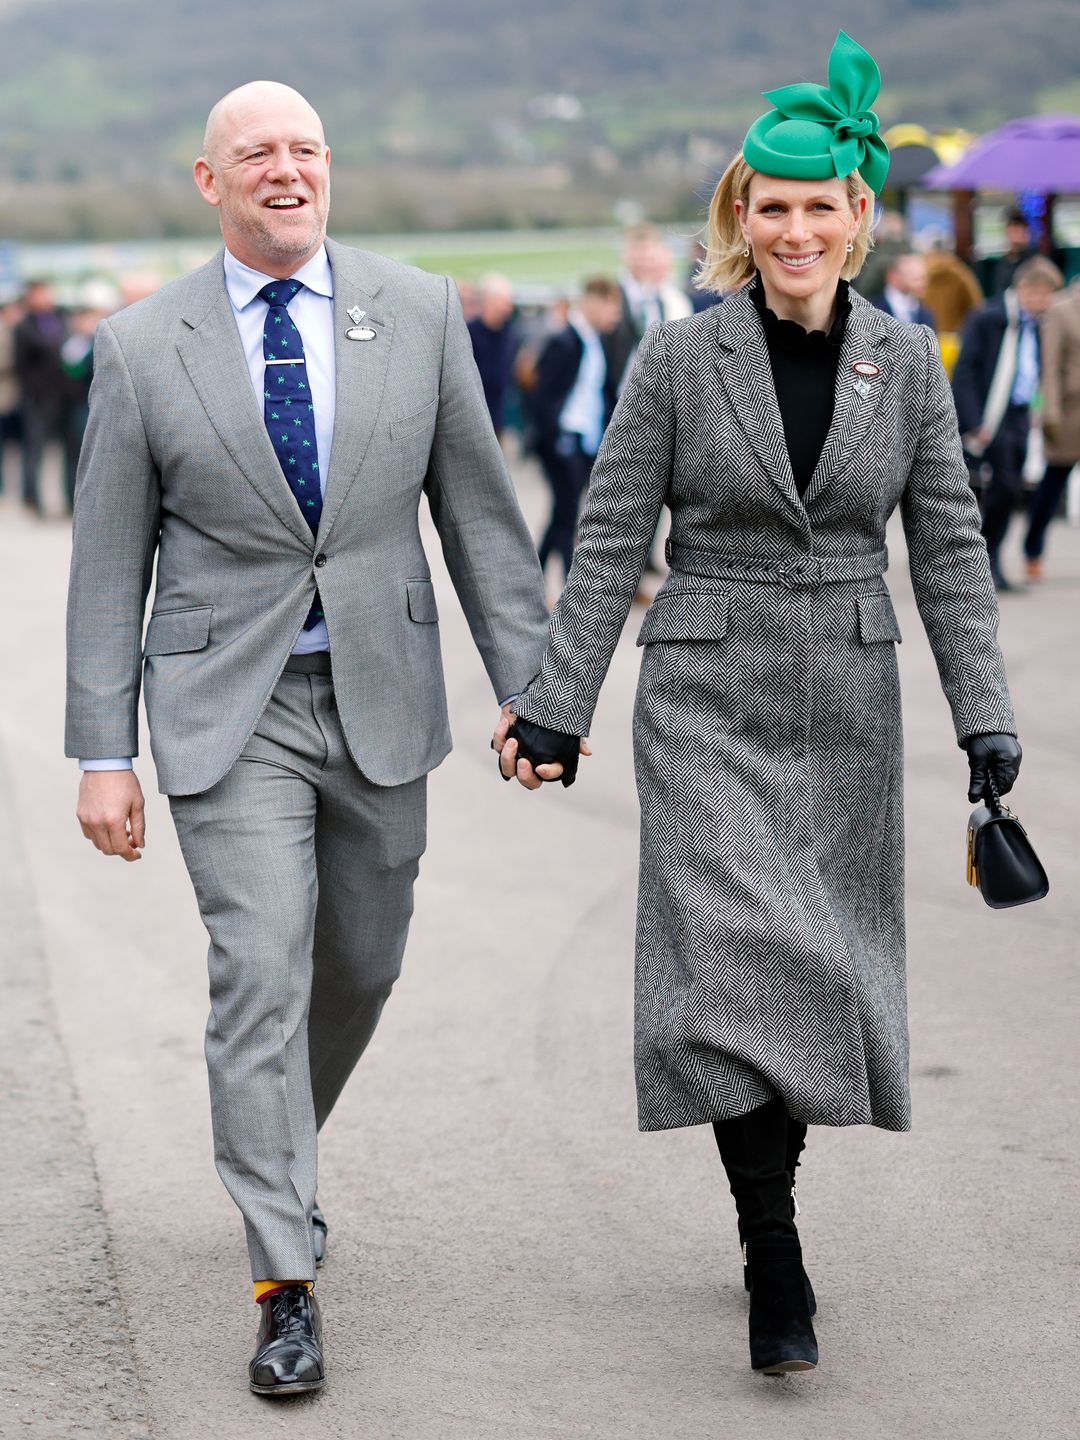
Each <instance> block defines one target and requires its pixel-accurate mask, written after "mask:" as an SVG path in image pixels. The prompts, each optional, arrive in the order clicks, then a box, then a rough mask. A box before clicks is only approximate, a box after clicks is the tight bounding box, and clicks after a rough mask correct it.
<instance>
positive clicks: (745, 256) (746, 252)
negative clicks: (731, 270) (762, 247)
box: [742, 245, 750, 260]
mask: <svg viewBox="0 0 1080 1440" xmlns="http://www.w3.org/2000/svg"><path fill="white" fill-rule="evenodd" d="M742 253H743V259H744V260H745V259H746V258H747V256H748V255H749V254H750V246H749V245H747V247H746V249H745V250H744V251H743V252H742Z"/></svg>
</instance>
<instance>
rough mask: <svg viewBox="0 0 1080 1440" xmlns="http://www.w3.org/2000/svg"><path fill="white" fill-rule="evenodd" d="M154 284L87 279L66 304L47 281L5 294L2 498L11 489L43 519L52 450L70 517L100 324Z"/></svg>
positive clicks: (0, 337)
mask: <svg viewBox="0 0 1080 1440" xmlns="http://www.w3.org/2000/svg"><path fill="white" fill-rule="evenodd" d="M156 285H157V281H156V279H154V278H152V277H147V276H143V275H131V276H129V277H128V278H127V279H126V280H125V281H124V282H123V283H122V284H121V285H120V286H116V285H113V284H112V283H111V282H110V281H107V280H101V279H95V280H89V281H87V282H86V283H85V284H83V285H82V286H80V287H79V289H78V290H77V292H75V293H74V294H73V295H72V296H71V297H70V300H69V303H67V304H64V305H61V304H60V303H59V302H58V300H57V297H56V293H55V291H54V288H53V285H52V283H51V282H50V281H49V280H46V279H33V280H29V281H27V283H26V284H25V285H24V286H23V287H22V288H21V289H14V288H12V289H9V290H7V291H6V292H0V492H2V491H3V490H4V488H5V487H6V486H8V485H14V486H15V487H16V488H17V490H18V492H19V495H20V498H21V500H22V503H23V505H25V506H26V508H27V509H28V510H29V511H30V512H31V513H32V514H34V515H35V516H37V517H38V518H41V517H42V516H44V514H45V501H44V494H43V489H42V467H43V464H44V460H45V455H46V451H47V450H48V449H49V448H50V447H55V449H56V450H57V451H58V453H59V458H60V469H61V476H62V485H63V502H62V503H63V508H64V510H65V511H66V513H67V514H68V515H70V514H71V511H72V507H73V505H74V501H75V472H76V469H77V467H78V463H79V450H80V448H81V446H82V439H83V433H84V431H85V430H86V421H87V418H88V416H89V413H90V382H91V380H92V379H93V375H94V333H95V331H96V330H97V327H98V324H99V323H100V321H101V320H103V319H104V318H105V317H106V316H107V315H111V314H112V313H113V311H115V310H117V309H119V308H120V307H121V306H123V305H130V304H131V303H132V301H134V300H138V299H141V298H142V297H143V296H144V295H146V294H148V293H150V290H151V289H154V288H156Z"/></svg>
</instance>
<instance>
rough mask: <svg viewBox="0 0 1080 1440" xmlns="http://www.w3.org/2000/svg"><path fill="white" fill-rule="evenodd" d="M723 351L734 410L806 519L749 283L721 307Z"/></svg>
mask: <svg viewBox="0 0 1080 1440" xmlns="http://www.w3.org/2000/svg"><path fill="white" fill-rule="evenodd" d="M715 312H716V316H717V326H716V336H717V342H718V344H719V350H720V353H718V355H717V357H716V366H717V369H718V370H719V372H720V378H721V380H722V381H723V383H724V387H725V389H726V390H727V393H728V398H729V399H730V401H731V409H732V414H733V416H734V418H735V422H736V424H738V425H739V427H740V428H741V429H742V431H743V433H744V434H745V435H746V438H747V440H748V441H749V442H750V445H751V447H752V448H753V450H754V453H755V454H756V455H757V458H758V460H759V461H760V462H761V468H762V470H763V471H764V472H765V474H766V476H767V477H768V478H769V479H770V480H771V481H772V482H773V484H774V485H776V487H777V489H778V490H779V491H780V493H781V495H782V496H783V497H784V499H785V500H786V501H787V502H788V505H789V506H790V507H791V508H792V509H793V510H795V511H796V512H797V513H798V516H799V518H800V520H801V521H802V522H803V523H805V520H806V512H805V511H804V509H803V504H802V501H801V500H800V499H799V492H798V490H797V489H796V488H795V477H794V475H793V474H792V471H791V457H790V456H789V455H788V448H787V441H786V439H785V438H784V422H783V420H782V419H781V418H780V406H779V405H778V404H777V400H776V386H775V385H774V384H773V377H772V365H771V364H770V363H769V352H768V349H767V347H766V345H765V335H764V332H763V331H762V328H761V321H760V320H759V319H758V314H757V310H756V308H755V306H754V302H753V300H752V298H751V297H750V294H749V291H748V289H747V288H746V287H744V288H743V289H742V290H737V291H736V292H735V294H734V295H730V296H728V298H727V299H726V300H724V301H723V302H722V303H721V304H720V305H717V306H716V307H715Z"/></svg>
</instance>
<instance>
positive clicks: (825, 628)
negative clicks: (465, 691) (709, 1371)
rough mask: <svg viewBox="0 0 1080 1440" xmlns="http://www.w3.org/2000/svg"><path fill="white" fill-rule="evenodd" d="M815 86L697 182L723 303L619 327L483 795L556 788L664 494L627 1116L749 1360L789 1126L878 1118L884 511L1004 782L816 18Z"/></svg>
mask: <svg viewBox="0 0 1080 1440" xmlns="http://www.w3.org/2000/svg"><path fill="white" fill-rule="evenodd" d="M828 75H829V87H828V88H825V87H821V86H817V85H813V86H811V85H808V84H799V85H791V86H786V87H784V88H783V89H780V90H772V91H770V92H768V95H767V98H768V99H769V100H770V101H771V102H772V105H773V106H774V108H773V109H771V110H770V111H769V112H768V113H767V114H765V115H763V116H761V117H760V118H759V119H758V120H756V121H755V122H754V124H753V125H751V127H750V130H749V132H748V133H747V136H746V139H745V141H744V143H743V148H742V151H741V153H740V154H739V155H738V156H737V157H736V158H735V160H734V161H733V162H732V164H731V166H730V167H729V168H728V170H727V171H726V172H725V174H724V176H723V178H722V179H721V180H720V183H719V185H718V187H717V189H716V192H715V195H714V197H713V200H712V204H711V207H710V213H709V265H708V267H707V269H706V271H705V274H704V275H703V277H702V278H703V281H704V283H706V284H709V285H711V286H712V287H713V288H715V289H718V290H723V291H725V292H726V294H727V298H726V299H725V300H724V303H723V304H722V305H719V306H717V307H715V308H714V309H712V310H708V311H706V312H705V313H704V314H700V315H695V316H693V317H692V318H689V319H684V320H676V321H673V322H669V323H667V324H664V325H661V326H659V327H656V328H654V329H652V330H650V331H649V333H648V334H647V336H646V337H645V340H644V341H643V343H642V347H641V351H640V354H639V356H638V360H637V363H636V365H635V367H634V370H633V372H632V374H631V376H630V378H629V380H628V382H627V384H626V387H625V389H624V391H623V394H622V397H621V399H620V401H619V405H618V408H617V410H616V412H615V415H614V417H613V420H612V423H611V425H610V427H609V429H608V432H607V436H606V438H605V440H604V444H603V447H602V449H601V451H600V454H599V456H598V458H597V462H596V466H595V468H594V471H593V476H592V480H591V483H590V486H589V494H588V499H587V503H586V507H585V513H584V516H583V519H582V524H581V532H580V539H579V544H578V548H577V551H576V553H575V557H574V566H573V570H572V571H571V574H570V579H569V582H568V584H567V586H566V588H565V590H564V591H563V594H562V597H561V599H560V600H559V603H558V606H557V607H556V610H555V613H554V615H553V616H552V621H551V627H550V631H549V639H548V647H547V653H546V655H545V657H544V661H543V665H542V667H541V670H540V673H539V675H538V677H537V678H536V679H535V680H533V681H532V682H531V683H530V684H529V686H528V687H527V689H526V690H525V692H524V694H522V695H521V696H519V697H518V699H517V700H516V702H515V704H514V706H513V707H512V709H513V712H514V714H515V716H516V718H515V719H514V720H513V721H511V720H510V719H509V717H504V719H503V720H502V721H501V722H500V725H499V727H498V729H497V730H496V733H495V735H494V737H493V741H494V744H495V745H496V748H497V749H499V752H500V768H501V771H502V773H503V775H504V777H506V778H508V779H512V778H514V777H515V775H516V778H517V779H518V781H519V782H520V783H521V784H522V785H524V786H526V788H528V789H536V788H537V787H538V779H537V774H536V772H535V769H534V762H535V763H540V762H541V761H543V763H544V766H545V770H546V772H547V775H553V774H555V773H556V772H557V774H558V778H559V779H561V780H562V781H563V783H568V782H571V781H573V780H574V778H575V774H576V769H577V765H578V755H579V753H580V740H579V737H582V736H584V735H586V734H587V733H588V730H589V726H590V721H591V717H592V714H593V710H594V708H595V706H596V703H597V697H598V694H599V691H600V687H601V684H602V681H603V678H604V675H605V673H606V670H607V667H608V665H609V663H610V660H611V656H612V653H613V651H614V648H615V645H616V643H617V642H618V639H619V636H620V634H621V632H622V629H623V624H624V622H625V620H626V616H627V612H628V610H629V607H630V604H631V601H632V597H633V595H634V592H635V590H636V588H637V585H638V580H639V577H640V574H641V569H642V565H643V563H644V559H645V555H646V553H647V550H648V547H649V544H650V542H651V540H652V536H653V532H654V530H655V527H656V523H657V518H658V516H659V513H660V510H661V507H662V506H664V505H665V504H666V505H668V506H669V507H670V510H671V519H672V532H671V538H670V541H669V556H670V563H671V573H670V575H669V577H668V579H667V580H666V582H665V584H664V586H663V588H662V589H661V591H660V593H659V594H658V596H657V597H656V599H655V601H654V602H653V605H652V607H651V608H650V610H649V612H648V613H647V614H646V616H645V619H644V623H643V625H642V627H641V633H640V635H639V637H638V643H639V644H640V645H642V646H643V647H644V658H643V661H642V669H641V679H640V683H639V686H638V692H637V703H636V707H635V714H634V758H635V765H636V770H637V781H638V794H639V798H640V802H641V810H642V817H641V819H642V830H641V884H640V889H639V898H638V927H637V944H638V955H637V972H636V973H637V994H636V1024H635V1038H636V1047H635V1056H636V1066H637V1082H638V1101H639V1114H640V1123H641V1126H642V1128H643V1129H645V1130H663V1129H670V1128H672V1127H674V1126H686V1125H703V1126H704V1125H709V1126H711V1127H712V1130H713V1133H714V1135H715V1139H716V1142H717V1144H718V1146H719V1150H720V1156H721V1159H722V1161H723V1164H724V1167H725V1169H726V1172H727V1176H728V1181H729V1184H730V1188H731V1190H732V1193H733V1195H734V1197H735V1203H736V1209H737V1213H738V1219H739V1227H740V1230H741V1235H742V1240H743V1243H744V1245H745V1251H744V1256H745V1263H744V1275H745V1278H746V1281H747V1283H748V1285H749V1287H750V1316H749V1339H750V1360H751V1365H752V1367H753V1369H754V1370H756V1371H760V1372H763V1373H766V1374H779V1373H784V1372H786V1371H798V1370H808V1369H812V1368H813V1367H814V1366H815V1365H816V1364H817V1360H818V1348H817V1341H816V1337H815V1334H814V1328H813V1324H812V1320H811V1316H812V1313H813V1310H814V1305H815V1301H814V1296H813V1291H812V1288H811V1286H810V1283H809V1281H808V1279H807V1276H806V1273H805V1270H804V1268H803V1257H802V1251H801V1247H800V1242H799V1236H798V1232H797V1229H796V1225H795V1218H794V1217H795V1207H794V1205H793V1196H792V1191H793V1184H794V1172H795V1167H796V1164H797V1163H798V1161H799V1157H800V1153H801V1152H802V1149H803V1144H804V1140H805V1137H806V1131H807V1126H810V1125H830V1126H850V1125H860V1124H871V1125H876V1126H879V1127H881V1128H882V1129H885V1130H896V1131H902V1130H907V1129H908V1128H909V1126H910V1123H911V1111H910V1089H909V1077H908V1026H907V1007H906V1000H905V956H904V895H903V891H904V861H903V762H902V740H901V712H900V696H899V689H898V675H897V665H896V653H895V652H896V642H897V641H898V640H899V639H900V632H899V629H898V627H897V621H896V616H895V614H894V612H893V608H892V604H891V602H890V599H889V595H888V592H887V590H886V587H885V581H884V576H883V572H884V570H885V567H886V564H887V555H886V549H885V539H886V524H887V521H888V519H889V516H890V514H891V512H892V511H893V510H894V509H895V508H897V507H898V508H899V509H900V512H901V515H902V519H903V523H904V528H905V531H906V535H907V541H908V550H909V559H910V569H911V577H912V582H913V584H914V588H915V594H916V598H917V601H918V606H919V611H920V614H921V615H922V617H923V620H924V623H925V626H926V631H927V634H928V636H929V639H930V643H931V646H932V648H933V650H934V654H935V657H936V659H937V664H938V667H939V670H940V673H941V679H942V684H943V688H944V690H945V693H946V695H947V697H948V699H949V702H950V704H951V706H952V712H953V721H954V724H955V728H956V734H957V737H958V739H959V741H960V743H961V745H962V746H964V747H965V749H966V750H967V757H968V762H969V766H970V779H969V789H968V793H969V795H970V797H971V798H972V799H975V798H977V797H980V796H982V795H984V793H986V792H987V790H988V785H989V781H990V777H991V776H992V777H993V779H994V782H995V783H996V784H997V786H998V789H999V792H1001V791H1004V790H1007V789H1008V788H1009V787H1010V786H1011V785H1012V783H1013V781H1014V780H1015V778H1016V775H1017V772H1018V770H1019V764H1020V747H1019V745H1018V743H1017V741H1016V738H1015V725H1014V722H1013V714H1012V707H1011V704H1010V699H1009V691H1008V686H1007V683H1006V677H1005V668H1004V663H1003V660H1002V656H1001V651H1000V649H999V647H998V641H997V621H998V613H997V601H996V597H995V595H994V587H993V584H992V581H991V577H990V571H989V566H988V564H987V555H986V546H985V545H984V543H983V540H982V537H981V536H980V534H979V514H978V507H977V506H976V503H975V498H974V495H973V494H972V491H971V487H970V485H969V483H968V476H967V470H966V467H965V465H964V463H963V457H962V453H961V449H960V442H959V436H958V434H957V428H956V414H955V411H954V409H953V403H952V397H951V395H950V392H949V386H948V382H947V380H946V378H945V373H944V371H943V369H942V365H941V360H940V357H939V355H938V349H937V345H936V343H935V341H934V337H933V335H932V334H930V332H928V331H927V330H925V329H922V328H921V327H918V326H910V325H904V324H901V323H899V322H898V321H896V320H894V319H893V318H892V317H891V316H889V315H886V314H884V313H883V312H881V311H880V310H877V309H875V307H874V306H872V305H870V304H869V303H868V302H867V301H866V300H864V299H863V298H862V297H861V296H859V295H858V294H857V293H856V292H855V291H853V290H852V289H851V288H850V281H851V280H853V279H854V277H855V276H856V275H857V274H858V271H859V267H860V265H861V264H862V261H863V257H864V256H865V254H866V251H867V248H868V245H869V243H870V210H871V203H872V195H873V193H875V192H878V191H880V189H881V186H882V184H883V183H884V181H885V177H886V174H887V170H888V163H889V160H888V151H887V149H886V147H885V144H884V141H883V140H882V138H881V136H880V135H879V133H878V129H877V117H876V116H875V115H874V113H873V109H872V106H873V102H874V99H875V97H876V95H877V91H878V86H879V75H878V69H877V66H876V65H875V63H874V61H873V59H872V58H871V57H870V56H869V55H868V54H867V52H866V51H865V50H863V49H862V48H861V47H860V46H858V45H857V44H856V43H855V42H854V41H853V40H851V39H850V38H849V37H848V36H846V35H844V34H843V33H842V32H841V34H840V36H839V37H838V39H837V41H836V44H835V46H834V47H833V52H832V55H831V57H830V61H829V68H828ZM740 281H749V282H750V283H749V284H746V285H745V286H744V287H743V288H741V289H737V288H736V287H737V285H738V284H739V282H740ZM733 290H734V293H730V292H732V291H733ZM560 767H561V768H560ZM544 778H546V776H545V777H544ZM507 869H508V872H509V873H510V874H512V873H513V869H514V867H513V860H512V857H510V859H509V862H508V866H507ZM851 1199H852V1201H853V1202H854V1201H855V1200H859V1199H861V1201H862V1203H864V1204H868V1205H872V1204H874V1203H875V1202H874V1201H873V1199H872V1197H867V1196H865V1195H864V1196H862V1197H858V1196H856V1195H853V1196H852V1197H851ZM686 1203H687V1204H688V1205H690V1206H693V1205H694V1204H695V1200H694V1197H693V1195H692V1194H691V1193H689V1192H688V1193H687V1196H686ZM871 1289H873V1287H871Z"/></svg>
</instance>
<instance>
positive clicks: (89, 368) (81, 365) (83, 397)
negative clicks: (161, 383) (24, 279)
mask: <svg viewBox="0 0 1080 1440" xmlns="http://www.w3.org/2000/svg"><path fill="white" fill-rule="evenodd" d="M117 298H118V297H117V295H116V292H115V291H114V290H113V288H112V286H110V285H109V284H107V283H106V282H105V281H102V280H91V281H90V282H88V284H87V285H86V286H85V287H84V289H83V294H82V297H81V299H82V304H81V305H80V307H79V308H78V309H77V310H75V311H73V313H72V315H71V317H70V321H69V333H68V337H67V339H66V340H65V341H64V343H63V345H62V346H61V349H60V365H61V368H62V370H63V373H64V385H63V411H62V424H63V438H64V445H65V447H66V448H67V449H69V450H70V451H71V452H72V453H73V454H75V455H76V456H77V455H78V454H79V452H80V450H81V449H82V442H83V436H84V435H85V433H86V424H87V421H88V420H89V418H90V386H91V383H92V382H93V379H94V335H95V334H96V332H97V327H98V325H99V324H100V323H101V321H102V320H104V319H105V317H106V316H107V315H110V314H112V312H113V311H114V310H115V309H116V304H117ZM64 478H65V498H66V500H67V506H68V510H69V512H70V511H73V510H74V507H75V474H74V472H71V473H70V475H68V474H65V477H64ZM69 480H70V487H69V485H68V481H69Z"/></svg>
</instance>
